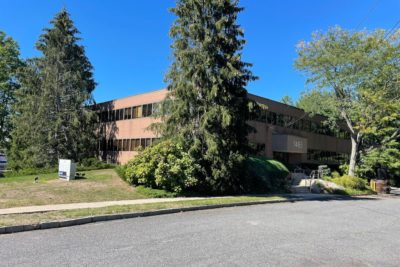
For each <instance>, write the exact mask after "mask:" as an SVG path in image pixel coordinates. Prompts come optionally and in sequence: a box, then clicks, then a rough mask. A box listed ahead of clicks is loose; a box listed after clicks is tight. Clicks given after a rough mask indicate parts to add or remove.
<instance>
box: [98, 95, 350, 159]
mask: <svg viewBox="0 0 400 267" xmlns="http://www.w3.org/2000/svg"><path fill="white" fill-rule="evenodd" d="M166 94H167V90H166V89H162V90H157V91H152V92H148V93H144V94H139V95H134V96H130V97H125V98H121V99H116V100H113V101H108V102H104V103H99V104H98V105H97V106H98V108H97V109H98V111H99V116H100V119H101V122H102V123H101V128H100V134H101V140H100V142H99V150H100V155H101V157H102V158H103V159H104V160H107V161H109V162H116V163H125V162H127V161H128V160H129V159H131V158H133V157H134V156H135V155H136V154H137V153H138V152H137V151H138V149H139V148H140V147H146V146H148V145H150V144H151V143H152V142H154V141H155V140H156V139H157V138H159V137H160V136H157V135H156V134H155V133H153V132H152V131H151V130H149V129H148V127H149V125H150V124H151V123H153V122H156V119H155V118H154V117H153V116H152V114H153V111H154V110H155V109H156V108H157V105H158V103H159V102H161V101H162V100H163V99H164V98H165V96H166ZM249 97H250V98H251V99H253V100H255V101H257V102H258V103H262V104H265V105H266V106H267V107H268V109H267V110H264V111H262V112H260V114H258V115H257V116H256V117H255V118H252V120H251V121H250V122H249V124H250V125H252V126H253V127H254V128H255V129H256V133H252V134H250V135H249V141H250V142H251V143H252V144H253V145H254V146H255V147H257V149H258V151H259V153H260V154H261V155H265V156H267V157H269V158H275V159H278V160H280V161H282V162H284V163H286V164H291V165H300V164H309V165H311V164H313V165H315V164H328V165H338V164H339V163H340V162H342V161H344V160H346V159H347V157H348V154H349V153H350V140H349V137H348V134H347V132H346V131H345V129H344V128H342V129H341V130H338V131H332V130H331V129H329V128H328V127H326V126H325V125H323V123H322V121H323V120H324V117H322V116H314V117H309V116H307V114H305V113H304V111H303V110H301V109H298V108H296V107H292V106H289V105H285V104H282V103H280V102H276V101H273V100H270V99H266V98H263V97H259V96H256V95H252V94H249Z"/></svg>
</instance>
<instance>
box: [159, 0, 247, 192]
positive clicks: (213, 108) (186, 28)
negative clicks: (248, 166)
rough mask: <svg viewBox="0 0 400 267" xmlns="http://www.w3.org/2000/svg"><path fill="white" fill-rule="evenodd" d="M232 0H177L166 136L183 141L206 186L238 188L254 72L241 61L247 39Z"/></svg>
mask: <svg viewBox="0 0 400 267" xmlns="http://www.w3.org/2000/svg"><path fill="white" fill-rule="evenodd" d="M242 10H243V8H240V7H238V1H232V0H178V1H177V6H176V7H175V8H173V9H172V12H173V13H174V14H175V15H176V16H177V19H176V21H175V22H174V24H173V25H172V27H171V30H170V36H171V37H172V38H173V40H174V42H173V45H172V49H173V56H174V59H175V60H174V62H173V64H172V66H171V67H170V70H169V73H168V74H167V77H166V79H167V81H168V82H169V90H170V95H169V98H170V99H172V100H173V101H172V102H173V104H172V106H171V111H170V112H169V114H168V117H167V119H166V135H167V136H169V137H173V138H176V137H177V138H179V139H180V140H182V141H183V143H184V145H185V146H186V148H187V150H188V151H189V153H190V155H191V156H192V157H193V158H195V159H196V161H197V162H198V163H199V164H200V165H201V166H202V167H201V171H200V173H201V176H202V177H203V185H204V186H205V188H204V190H212V191H214V192H218V193H229V192H238V191H240V190H241V188H240V184H241V182H240V179H241V178H243V177H242V175H243V170H244V168H243V164H244V160H245V158H246V156H247V153H248V151H249V147H248V141H247V135H248V133H249V131H250V129H251V128H250V127H249V126H248V125H247V123H246V121H247V119H248V118H249V100H248V98H247V91H246V89H245V86H246V85H247V83H248V82H249V81H251V80H253V79H255V77H254V76H253V75H252V73H251V71H250V70H249V69H248V68H249V67H250V66H251V65H250V64H248V63H245V62H243V61H242V60H241V50H242V49H243V46H244V44H245V40H244V39H243V31H242V29H241V28H240V27H239V25H238V24H237V22H236V20H237V16H238V14H239V12H241V11H242Z"/></svg>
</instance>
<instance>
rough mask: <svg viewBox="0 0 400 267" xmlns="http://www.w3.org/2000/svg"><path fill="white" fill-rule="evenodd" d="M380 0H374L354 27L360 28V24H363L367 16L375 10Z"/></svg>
mask: <svg viewBox="0 0 400 267" xmlns="http://www.w3.org/2000/svg"><path fill="white" fill-rule="evenodd" d="M381 1H382V0H376V1H375V2H374V3H375V4H373V5H372V6H371V8H370V9H369V10H368V12H367V14H366V15H365V16H364V17H363V18H362V20H361V21H360V23H358V24H357V27H356V29H358V28H360V26H361V25H362V24H364V22H365V21H367V19H368V17H369V16H370V15H371V14H372V13H373V12H374V11H375V9H376V8H377V7H378V5H379V4H380V2H381Z"/></svg>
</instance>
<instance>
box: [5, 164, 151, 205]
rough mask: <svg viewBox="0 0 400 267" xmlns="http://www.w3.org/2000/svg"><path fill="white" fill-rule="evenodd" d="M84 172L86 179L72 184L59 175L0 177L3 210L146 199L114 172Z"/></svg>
mask: <svg viewBox="0 0 400 267" xmlns="http://www.w3.org/2000/svg"><path fill="white" fill-rule="evenodd" d="M84 173H85V174H86V178H85V179H78V180H73V181H69V182H68V181H63V180H60V179H58V175H57V174H56V173H51V174H41V175H29V176H21V177H7V178H0V208H12V207H21V206H33V205H48V204H65V203H77V202H96V201H107V200H125V199H138V198H146V195H144V194H141V193H140V192H137V191H136V190H135V188H134V187H132V186H129V185H128V184H127V183H125V182H124V181H122V180H121V179H120V178H119V177H118V175H117V174H116V173H115V171H114V170H113V169H106V170H95V171H86V172H84ZM36 176H39V182H38V183H34V177H36Z"/></svg>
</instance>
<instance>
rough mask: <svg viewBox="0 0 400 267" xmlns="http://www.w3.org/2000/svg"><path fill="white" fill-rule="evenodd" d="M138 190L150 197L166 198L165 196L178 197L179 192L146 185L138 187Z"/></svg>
mask: <svg viewBox="0 0 400 267" xmlns="http://www.w3.org/2000/svg"><path fill="white" fill-rule="evenodd" d="M136 192H137V193H139V194H141V195H144V196H146V197H150V198H165V197H177V196H178V194H177V193H175V192H168V191H166V190H164V189H154V188H148V187H144V186H142V185H140V186H138V187H136Z"/></svg>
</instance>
